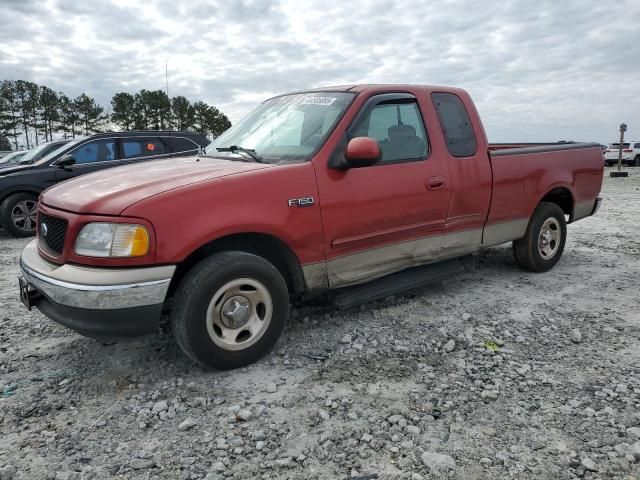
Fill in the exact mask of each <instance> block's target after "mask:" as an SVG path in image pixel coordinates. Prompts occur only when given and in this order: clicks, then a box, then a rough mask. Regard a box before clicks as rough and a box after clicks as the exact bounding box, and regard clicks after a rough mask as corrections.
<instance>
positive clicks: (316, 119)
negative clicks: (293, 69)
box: [206, 92, 355, 163]
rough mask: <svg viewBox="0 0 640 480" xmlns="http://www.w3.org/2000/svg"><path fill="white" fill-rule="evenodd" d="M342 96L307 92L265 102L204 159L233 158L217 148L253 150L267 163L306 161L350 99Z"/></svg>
mask: <svg viewBox="0 0 640 480" xmlns="http://www.w3.org/2000/svg"><path fill="white" fill-rule="evenodd" d="M354 95H355V94H353V93H346V92H309V93H299V94H293V95H283V96H281V97H276V98H272V99H271V100H267V101H266V102H264V103H263V104H262V105H260V106H259V107H258V108H257V109H256V110H254V111H253V112H252V113H251V114H249V116H248V117H246V118H245V119H244V120H242V121H241V122H240V123H238V124H236V125H234V126H233V127H231V128H230V129H229V130H227V131H226V132H224V133H223V134H222V135H220V136H219V137H218V138H216V139H215V140H214V141H213V142H212V143H210V144H209V146H207V148H206V154H207V156H213V157H231V156H233V157H237V154H234V153H230V152H220V151H218V150H217V149H218V148H228V147H231V146H238V147H242V148H246V149H251V150H254V151H255V153H256V155H259V156H260V157H261V158H262V159H263V160H264V161H267V162H274V163H275V162H282V161H284V162H286V161H299V160H306V159H308V158H310V157H311V155H312V154H313V153H314V152H315V151H316V150H317V149H318V148H319V147H320V145H322V143H323V142H324V140H325V139H326V137H327V136H328V135H329V133H330V132H331V131H332V129H333V127H334V126H335V125H336V123H337V121H338V119H339V118H340V117H341V115H342V114H343V113H344V111H345V110H346V108H347V106H348V105H349V104H350V103H351V101H352V100H353V98H354Z"/></svg>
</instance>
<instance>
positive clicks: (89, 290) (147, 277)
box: [20, 240, 176, 310]
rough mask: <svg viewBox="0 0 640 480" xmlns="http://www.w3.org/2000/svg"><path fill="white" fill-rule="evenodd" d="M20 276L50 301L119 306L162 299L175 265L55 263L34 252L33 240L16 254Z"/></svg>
mask: <svg viewBox="0 0 640 480" xmlns="http://www.w3.org/2000/svg"><path fill="white" fill-rule="evenodd" d="M20 268H21V270H22V276H23V277H24V279H25V280H26V281H27V282H28V283H29V285H30V286H32V287H33V288H34V289H35V290H37V291H38V292H40V293H41V294H42V295H44V296H45V297H47V298H48V299H49V300H50V301H51V302H53V303H55V304H58V305H62V306H65V307H71V308H81V309H87V310H120V309H127V308H135V307H145V306H150V305H160V304H162V303H163V302H164V300H165V297H166V295H167V291H168V289H169V284H170V282H171V278H172V277H173V273H174V272H175V269H176V267H175V265H165V266H161V267H143V268H96V267H83V266H78V265H69V264H67V265H55V264H53V263H51V262H48V261H46V260H45V259H43V258H42V257H41V256H40V255H39V254H38V247H37V244H36V240H33V241H32V242H30V243H29V244H28V245H27V246H26V247H25V248H24V250H23V251H22V255H21V257H20Z"/></svg>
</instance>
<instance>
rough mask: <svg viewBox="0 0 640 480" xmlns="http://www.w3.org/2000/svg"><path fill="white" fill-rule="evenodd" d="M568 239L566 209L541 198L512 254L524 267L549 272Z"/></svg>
mask: <svg viewBox="0 0 640 480" xmlns="http://www.w3.org/2000/svg"><path fill="white" fill-rule="evenodd" d="M566 240H567V222H566V221H565V218H564V212H563V211H562V209H561V208H560V207H559V206H558V205H556V204H555V203H549V202H541V203H540V205H538V207H537V208H536V210H535V212H533V216H532V217H531V220H530V221H529V225H528V226H527V231H526V233H525V235H524V237H523V238H521V239H520V240H515V241H514V242H513V254H514V256H515V258H516V261H517V262H518V264H519V265H520V266H521V267H523V268H525V269H527V270H531V271H532V272H546V271H548V270H551V269H552V268H553V266H554V265H555V264H556V263H558V260H560V257H561V256H562V252H563V251H564V245H565V242H566Z"/></svg>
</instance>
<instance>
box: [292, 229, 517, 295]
mask: <svg viewBox="0 0 640 480" xmlns="http://www.w3.org/2000/svg"><path fill="white" fill-rule="evenodd" d="M528 224H529V220H528V219H519V220H513V221H509V222H502V223H498V224H495V225H489V226H488V227H486V228H485V229H484V234H483V230H482V229H474V230H465V231H461V232H454V233H448V234H441V235H433V236H429V237H425V238H420V239H418V240H411V241H408V242H402V243H396V244H393V245H385V246H384V247H378V248H372V249H370V250H365V251H362V252H358V253H354V254H351V255H345V256H342V257H338V258H334V259H333V260H330V261H328V262H319V263H313V264H311V265H304V266H303V267H302V272H303V274H304V279H305V283H306V285H307V288H308V289H309V290H316V289H326V288H340V287H346V286H349V285H355V284H358V283H364V282H368V281H370V280H375V279H376V278H380V277H383V276H385V275H389V274H391V273H395V272H398V271H400V270H404V269H405V268H411V267H417V266H420V265H424V264H427V263H432V262H438V261H441V260H446V259H449V258H453V257H457V256H461V255H466V254H468V253H472V252H474V251H476V250H478V249H479V248H480V247H481V246H487V247H490V246H494V245H500V244H501V243H506V242H510V241H512V240H517V239H519V238H522V237H523V236H524V234H525V232H526V230H527V225H528Z"/></svg>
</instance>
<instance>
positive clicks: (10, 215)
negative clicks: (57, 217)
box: [0, 192, 38, 237]
mask: <svg viewBox="0 0 640 480" xmlns="http://www.w3.org/2000/svg"><path fill="white" fill-rule="evenodd" d="M37 208H38V197H37V196H36V195H34V194H33V193H27V192H20V193H14V194H13V195H9V196H8V197H7V198H5V199H4V201H3V202H2V204H1V205H0V223H2V226H3V227H4V228H5V230H7V231H8V232H9V233H10V234H11V235H13V236H14V237H32V236H34V235H35V234H36V211H37Z"/></svg>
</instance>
